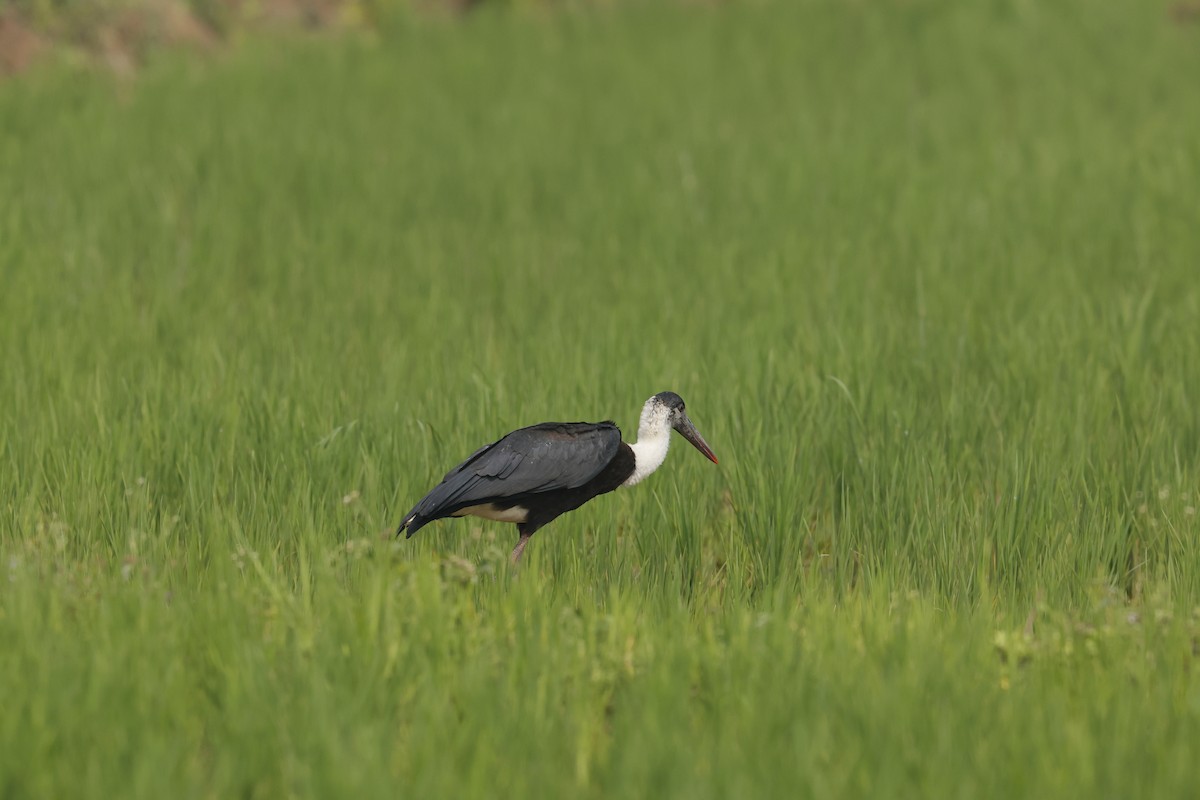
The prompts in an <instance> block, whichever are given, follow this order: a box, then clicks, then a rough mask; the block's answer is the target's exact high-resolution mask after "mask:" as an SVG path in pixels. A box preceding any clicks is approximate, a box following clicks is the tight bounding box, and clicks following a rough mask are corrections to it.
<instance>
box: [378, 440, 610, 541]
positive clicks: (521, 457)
mask: <svg viewBox="0 0 1200 800" xmlns="http://www.w3.org/2000/svg"><path fill="white" fill-rule="evenodd" d="M620 446H621V431H620V430H619V429H618V428H617V426H616V425H615V424H613V423H612V422H595V423H593V422H545V423H542V424H541V425H533V426H531V427H529V428H521V429H520V430H516V431H513V432H512V433H510V434H508V435H507V436H505V437H504V438H503V439H501V440H499V441H498V442H494V443H492V444H490V445H488V446H486V447H482V448H480V449H479V450H477V451H475V453H474V454H472V455H471V457H470V458H468V459H467V460H466V461H464V462H462V463H461V464H459V465H458V466H457V467H455V468H454V469H452V470H450V471H449V472H448V473H446V477H445V478H443V479H442V482H441V483H439V484H438V485H437V486H435V487H434V488H433V489H432V490H431V491H430V492H429V494H427V495H425V497H423V498H422V499H421V501H420V502H419V503H417V504H416V505H415V506H413V508H412V510H411V511H409V512H408V514H406V515H405V517H404V522H402V523H400V530H401V531H402V530H404V529H405V528H407V529H408V535H409V536H412V535H413V534H414V533H416V532H417V530H418V529H419V528H421V527H422V526H423V525H425V524H426V523H427V522H430V521H432V520H435V519H438V518H440V517H447V516H450V515H451V514H453V513H454V512H455V511H458V510H459V509H462V508H466V507H468V506H473V505H478V504H480V503H488V502H496V501H503V500H506V499H509V498H514V497H518V496H521V495H528V494H536V493H538V492H550V491H555V490H558V489H576V488H578V487H580V486H582V485H584V484H585V483H587V482H588V481H590V480H591V479H592V478H594V477H596V475H597V474H599V473H600V471H601V470H603V469H604V468H605V467H606V466H608V464H609V462H610V461H612V460H613V458H615V457H616V455H617V450H618V449H619V448H620ZM397 533H399V531H397Z"/></svg>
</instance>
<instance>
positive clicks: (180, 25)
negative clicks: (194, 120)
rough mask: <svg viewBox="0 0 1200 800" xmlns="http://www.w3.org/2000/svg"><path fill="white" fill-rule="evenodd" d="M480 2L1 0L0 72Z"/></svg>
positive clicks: (120, 64) (350, 25) (120, 66)
mask: <svg viewBox="0 0 1200 800" xmlns="http://www.w3.org/2000/svg"><path fill="white" fill-rule="evenodd" d="M479 2H480V0H95V2H90V1H89V2H79V1H78V0H0V75H4V74H8V75H11V74H14V73H18V72H21V71H23V70H25V69H27V68H29V67H30V66H31V65H32V64H34V63H35V62H37V61H38V60H39V59H41V58H43V57H46V56H48V55H50V54H51V53H59V54H60V55H63V56H65V57H68V58H75V59H77V60H78V59H84V60H86V61H88V62H89V63H94V64H99V65H101V66H105V67H107V68H110V69H112V70H113V71H115V72H118V73H128V72H131V71H132V70H134V69H135V68H136V67H137V66H138V65H139V64H141V63H142V62H143V61H144V60H145V59H146V57H147V56H148V54H149V53H150V52H152V51H153V50H155V49H160V48H180V47H182V48H190V49H197V50H207V49H209V48H211V47H213V46H215V45H219V44H221V43H223V42H225V41H228V40H229V39H231V38H234V37H236V36H239V35H242V34H243V33H245V32H247V31H255V30H264V29H265V30H275V31H279V30H290V31H296V30H308V31H314V30H326V31H328V30H347V29H351V30H352V29H370V28H374V27H377V26H379V25H382V24H387V22H388V21H390V20H391V19H393V18H395V17H403V16H407V15H410V14H414V13H416V14H443V15H444V14H459V13H462V12H465V11H467V10H469V9H470V8H471V7H473V6H476V5H478V4H479ZM502 2H503V0H502ZM506 4H507V5H521V4H522V3H521V2H520V0H517V2H515V3H514V2H507V3H506ZM528 4H529V5H541V4H543V3H540V2H536V1H535V2H531V3H528Z"/></svg>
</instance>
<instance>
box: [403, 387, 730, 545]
mask: <svg viewBox="0 0 1200 800" xmlns="http://www.w3.org/2000/svg"><path fill="white" fill-rule="evenodd" d="M672 428H674V429H675V430H677V431H679V433H680V434H682V435H683V438H685V439H687V440H688V441H689V442H691V443H692V446H693V447H695V448H696V449H697V450H699V451H700V452H701V453H703V454H704V455H705V456H706V457H707V458H708V460H709V461H711V462H713V463H714V464H716V463H717V457H716V456H715V455H714V454H713V451H712V448H711V447H709V446H708V442H706V441H704V437H703V436H701V435H700V433H699V431H697V430H696V426H695V425H693V424H692V421H691V420H690V419H688V415H687V412H686V411H685V410H684V405H683V398H682V397H680V396H679V395H677V394H675V393H674V392H660V393H658V394H656V395H654V397H651V398H650V399H649V400H647V401H646V404H645V405H644V406H642V417H641V420H640V422H639V424H638V440H637V441H636V442H634V443H633V444H626V443H625V442H622V441H621V429H620V428H618V427H617V426H616V424H615V423H613V422H543V423H541V424H540V425H532V426H530V427H528V428H521V429H520V430H515V431H513V432H512V433H510V434H508V435H507V436H505V437H504V438H503V439H500V440H499V441H496V442H492V443H491V444H489V445H485V446H483V447H481V448H479V449H478V450H476V451H475V452H474V453H472V454H471V456H470V457H469V458H467V460H466V461H464V462H462V463H461V464H459V465H458V466H457V467H455V468H454V469H452V470H450V471H449V472H447V473H446V477H445V478H443V479H442V482H441V483H439V484H438V485H437V486H435V487H433V489H431V490H430V491H429V494H427V495H425V496H424V497H423V498H421V500H420V502H418V503H417V504H416V505H415V506H413V508H412V510H411V511H409V512H408V513H407V514H405V515H404V521H403V522H401V523H400V527H399V529H398V530H397V531H396V535H397V536H399V535H400V534H401V533H402V532H403V531H405V530H407V531H408V537H407V538H410V539H411V538H412V535H413V534H414V533H416V532H417V531H419V530H420V529H421V528H423V527H424V526H425V525H427V524H429V523H430V522H433V521H434V520H435V519H442V518H444V517H463V516H467V515H471V516H475V517H482V518H483V519H491V520H496V521H499V522H515V523H516V525H517V531H518V532H519V533H520V535H521V538H520V539H519V540H518V541H517V546H516V548H514V549H513V551H512V562H513V563H514V564H515V563H517V562H518V561H519V560H520V559H521V554H522V553H523V552H525V545H526V544H528V543H529V538H530V537H531V536H533V534H534V533H535V532H536V531H537V530H538V528H541V527H542V526H544V525H547V524H549V523H550V522H551V521H553V520H554V519H555V518H557V517H558V516H559V515H561V514H565V513H566V512H568V511H574V510H575V509H577V508H579V507H580V506H581V505H583V504H584V503H586V502H587V501H589V500H591V499H592V498H593V497H598V496H599V495H602V494H606V493H607V492H611V491H613V490H614V489H616V488H618V487H620V486H633V485H634V484H637V483H640V482H642V481H643V480H645V478H646V477H647V476H648V475H649V474H650V473H652V472H654V470H656V469H658V468H659V467H660V466H662V463H663V461H664V460H665V459H666V457H667V448H668V447H669V446H670V444H671V429H672Z"/></svg>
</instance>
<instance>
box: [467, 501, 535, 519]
mask: <svg viewBox="0 0 1200 800" xmlns="http://www.w3.org/2000/svg"><path fill="white" fill-rule="evenodd" d="M468 514H470V515H471V516H473V517H483V518H484V519H491V520H495V521H496V522H524V521H525V520H527V519H529V509H528V508H521V507H520V506H513V507H512V508H497V507H496V504H495V503H483V504H482V505H478V506H467V507H466V508H460V509H459V510H458V511H455V512H454V516H456V517H465V516H466V515H468Z"/></svg>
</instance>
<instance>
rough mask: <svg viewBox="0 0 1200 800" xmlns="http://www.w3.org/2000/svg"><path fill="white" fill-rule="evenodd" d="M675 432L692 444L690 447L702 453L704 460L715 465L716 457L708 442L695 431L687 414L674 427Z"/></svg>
mask: <svg viewBox="0 0 1200 800" xmlns="http://www.w3.org/2000/svg"><path fill="white" fill-rule="evenodd" d="M675 430H677V431H679V433H680V434H681V435H682V436H683V438H685V439H687V440H688V441H689V442H691V443H692V447H694V448H696V449H697V450H699V451H700V452H701V453H704V456H705V458H707V459H708V460H709V461H711V462H713V463H714V464H716V463H717V456H716V455H715V454H714V453H713V451H712V448H711V447H709V446H708V442H706V441H704V437H703V436H701V435H700V431H698V430H696V426H695V425H693V424H692V421H691V420H690V419H688V416H687V414H683V415H682V419H680V420H679V423H678V424H677V425H676V426H675Z"/></svg>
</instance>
